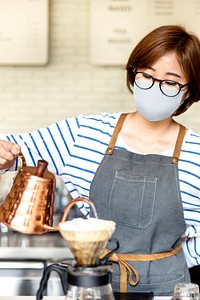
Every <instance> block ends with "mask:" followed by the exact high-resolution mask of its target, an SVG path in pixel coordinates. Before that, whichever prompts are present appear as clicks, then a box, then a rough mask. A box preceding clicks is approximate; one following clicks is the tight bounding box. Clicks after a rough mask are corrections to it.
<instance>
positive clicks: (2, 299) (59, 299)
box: [0, 296, 171, 300]
mask: <svg viewBox="0 0 200 300" xmlns="http://www.w3.org/2000/svg"><path fill="white" fill-rule="evenodd" d="M35 299H36V297H34V296H13V297H12V296H0V300H35ZM43 299H44V300H65V296H56V297H55V296H44V298H43ZM154 299H155V300H170V299H171V297H154ZM124 300H125V299H124Z"/></svg>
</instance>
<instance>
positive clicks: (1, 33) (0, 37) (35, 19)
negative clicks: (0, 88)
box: [0, 0, 49, 65]
mask: <svg viewBox="0 0 200 300" xmlns="http://www.w3.org/2000/svg"><path fill="white" fill-rule="evenodd" d="M48 1H49V0H0V64H1V65H44V64H46V63H47V62H48V43H49V3H48Z"/></svg>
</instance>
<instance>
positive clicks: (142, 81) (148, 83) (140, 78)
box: [133, 71, 188, 97]
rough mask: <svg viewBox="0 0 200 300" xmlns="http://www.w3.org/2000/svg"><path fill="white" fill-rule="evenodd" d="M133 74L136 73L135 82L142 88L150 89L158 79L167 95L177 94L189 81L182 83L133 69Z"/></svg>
mask: <svg viewBox="0 0 200 300" xmlns="http://www.w3.org/2000/svg"><path fill="white" fill-rule="evenodd" d="M133 74H134V75H135V84H136V85H137V86H138V87H139V88H140V89H143V90H148V89H150V88H151V87H152V86H153V85H154V83H155V82H156V81H158V82H159V88H160V90H161V92H162V93H163V94H164V95H165V96H167V97H175V96H177V95H178V94H179V93H180V91H181V89H183V88H185V87H187V86H188V83H186V84H180V83H178V82H176V81H173V80H160V79H157V78H154V77H153V76H151V75H149V74H147V73H145V72H136V71H133Z"/></svg>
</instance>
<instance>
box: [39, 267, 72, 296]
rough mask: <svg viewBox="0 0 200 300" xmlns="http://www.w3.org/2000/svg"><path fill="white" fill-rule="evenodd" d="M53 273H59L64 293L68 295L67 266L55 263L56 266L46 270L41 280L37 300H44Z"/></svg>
mask: <svg viewBox="0 0 200 300" xmlns="http://www.w3.org/2000/svg"><path fill="white" fill-rule="evenodd" d="M51 271H55V272H57V273H58V275H59V277H60V280H61V285H62V289H63V293H64V294H65V295H66V293H67V286H66V282H67V265H64V264H60V263H55V264H52V265H49V266H47V267H45V268H44V270H43V274H42V278H41V280H40V285H39V288H38V290H37V292H36V300H41V299H43V293H44V292H45V290H46V288H47V284H48V280H49V277H50V273H51Z"/></svg>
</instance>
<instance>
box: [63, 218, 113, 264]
mask: <svg viewBox="0 0 200 300" xmlns="http://www.w3.org/2000/svg"><path fill="white" fill-rule="evenodd" d="M114 230H115V222H113V221H109V220H102V219H95V218H90V219H82V218H75V219H73V220H71V221H66V222H63V223H60V224H59V231H60V233H61V235H62V236H63V238H64V239H65V241H66V243H67V246H68V247H69V249H70V250H71V252H72V254H73V255H74V258H75V260H76V263H77V266H93V265H96V264H97V261H98V258H99V255H100V254H101V252H102V250H103V249H104V248H105V246H106V244H107V242H108V240H109V239H110V238H111V236H112V234H113V232H114Z"/></svg>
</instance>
